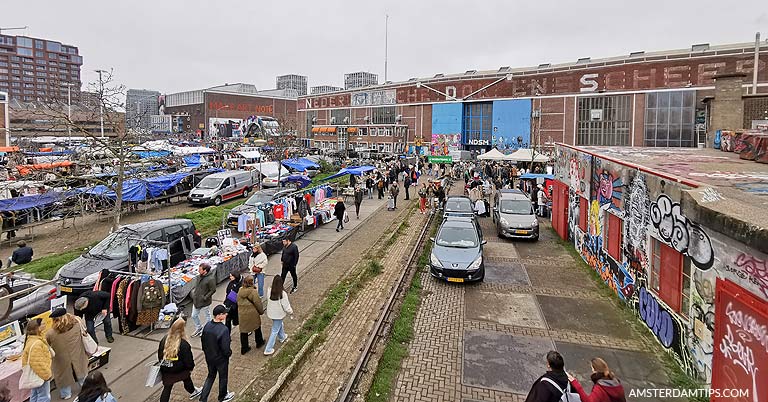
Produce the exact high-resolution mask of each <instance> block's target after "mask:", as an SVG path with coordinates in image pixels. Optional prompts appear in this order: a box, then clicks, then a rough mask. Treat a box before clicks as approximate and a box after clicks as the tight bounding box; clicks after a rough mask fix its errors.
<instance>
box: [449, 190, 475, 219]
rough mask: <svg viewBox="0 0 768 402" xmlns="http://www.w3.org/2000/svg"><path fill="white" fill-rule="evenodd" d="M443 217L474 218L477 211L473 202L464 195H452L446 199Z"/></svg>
mask: <svg viewBox="0 0 768 402" xmlns="http://www.w3.org/2000/svg"><path fill="white" fill-rule="evenodd" d="M443 216H446V217H448V216H467V217H474V216H475V210H474V208H472V200H471V199H469V197H466V196H463V195H452V196H450V197H448V198H446V199H445V209H444V212H443Z"/></svg>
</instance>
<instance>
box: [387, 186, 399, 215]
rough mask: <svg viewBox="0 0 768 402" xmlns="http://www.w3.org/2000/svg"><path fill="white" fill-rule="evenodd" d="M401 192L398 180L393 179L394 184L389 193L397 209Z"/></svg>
mask: <svg viewBox="0 0 768 402" xmlns="http://www.w3.org/2000/svg"><path fill="white" fill-rule="evenodd" d="M399 193H400V188H399V187H398V186H397V182H396V181H393V182H392V185H390V186H389V195H390V196H391V197H392V201H393V202H394V207H395V209H397V195H398V194H399Z"/></svg>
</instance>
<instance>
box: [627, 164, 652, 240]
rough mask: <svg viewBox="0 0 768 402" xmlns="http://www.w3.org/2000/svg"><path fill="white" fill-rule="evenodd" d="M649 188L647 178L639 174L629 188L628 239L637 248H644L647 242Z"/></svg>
mask: <svg viewBox="0 0 768 402" xmlns="http://www.w3.org/2000/svg"><path fill="white" fill-rule="evenodd" d="M648 203H649V200H648V189H647V188H646V187H645V180H644V179H643V177H642V176H641V175H640V174H638V175H637V176H635V178H634V179H633V180H632V185H631V189H630V190H629V202H628V203H627V205H626V209H627V219H626V222H627V239H628V240H629V244H631V245H632V246H633V247H634V248H636V249H643V248H644V247H645V242H646V226H648Z"/></svg>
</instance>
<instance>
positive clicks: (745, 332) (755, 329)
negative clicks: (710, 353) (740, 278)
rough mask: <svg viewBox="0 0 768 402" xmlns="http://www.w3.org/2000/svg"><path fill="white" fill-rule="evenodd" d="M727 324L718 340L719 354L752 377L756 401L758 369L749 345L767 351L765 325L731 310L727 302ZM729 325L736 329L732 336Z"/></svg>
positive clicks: (731, 307) (747, 315) (730, 305)
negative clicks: (756, 345)
mask: <svg viewBox="0 0 768 402" xmlns="http://www.w3.org/2000/svg"><path fill="white" fill-rule="evenodd" d="M725 315H726V316H727V317H728V321H729V322H728V323H726V324H725V328H726V334H725V335H724V336H723V339H721V340H720V352H721V353H722V354H723V357H725V358H727V359H731V362H732V363H733V364H734V365H736V366H738V367H741V368H742V369H743V370H744V372H745V373H746V374H747V375H749V376H750V377H752V378H751V379H752V392H753V394H752V395H755V400H757V384H756V378H755V377H756V374H757V371H758V368H757V367H756V365H755V352H754V350H753V349H752V348H751V347H750V345H749V344H750V343H756V344H758V345H760V346H762V347H764V348H766V350H768V334H767V333H766V327H765V325H760V324H758V322H757V319H756V318H755V317H752V316H751V315H749V314H747V313H744V312H743V311H741V310H736V309H734V308H733V302H728V305H727V306H726V308H725ZM731 325H734V326H735V327H736V334H735V335H734V333H733V330H732V329H731Z"/></svg>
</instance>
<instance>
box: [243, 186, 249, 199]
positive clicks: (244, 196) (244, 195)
mask: <svg viewBox="0 0 768 402" xmlns="http://www.w3.org/2000/svg"><path fill="white" fill-rule="evenodd" d="M243 198H248V187H246V188H245V190H243Z"/></svg>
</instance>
